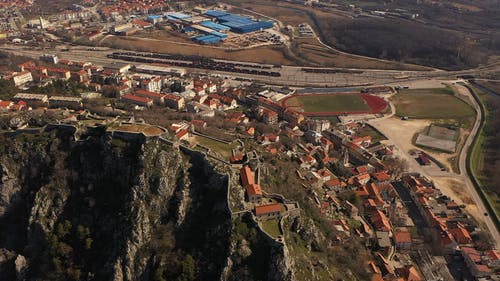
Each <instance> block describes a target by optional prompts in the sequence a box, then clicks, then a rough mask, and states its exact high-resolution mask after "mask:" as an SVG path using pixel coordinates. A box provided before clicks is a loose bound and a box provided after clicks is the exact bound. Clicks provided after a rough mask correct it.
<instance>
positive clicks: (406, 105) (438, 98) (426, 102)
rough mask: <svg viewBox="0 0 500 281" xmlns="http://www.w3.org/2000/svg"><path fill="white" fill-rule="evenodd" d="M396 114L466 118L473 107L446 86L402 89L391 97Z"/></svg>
mask: <svg viewBox="0 0 500 281" xmlns="http://www.w3.org/2000/svg"><path fill="white" fill-rule="evenodd" d="M392 101H393V102H394V105H395V106H396V115H398V116H408V117H411V118H421V119H468V118H473V117H474V116H475V112H474V109H473V108H472V107H471V106H470V105H469V104H467V103H465V102H464V101H462V100H460V99H459V98H457V97H455V96H454V95H453V91H452V90H451V89H448V88H443V89H411V90H402V91H400V92H399V93H398V94H397V95H396V96H394V97H393V98H392Z"/></svg>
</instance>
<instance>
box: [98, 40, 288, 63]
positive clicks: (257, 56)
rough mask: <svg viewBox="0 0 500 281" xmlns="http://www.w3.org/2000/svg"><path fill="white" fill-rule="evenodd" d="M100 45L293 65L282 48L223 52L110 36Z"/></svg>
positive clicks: (210, 48) (171, 43) (201, 46)
mask: <svg viewBox="0 0 500 281" xmlns="http://www.w3.org/2000/svg"><path fill="white" fill-rule="evenodd" d="M101 45H103V46H109V47H114V48H119V49H125V50H135V51H144V52H158V53H169V54H180V55H193V56H203V57H211V58H218V59H227V60H235V61H247V62H258V63H268V64H278V65H295V62H294V61H292V60H290V59H288V58H287V57H286V56H285V54H284V50H283V48H280V47H256V48H252V49H245V50H235V51H231V50H224V49H221V48H214V47H209V46H204V45H196V44H192V43H190V44H187V43H175V42H169V41H164V40H163V41H162V40H156V39H145V38H133V37H118V36H110V37H108V38H106V39H105V40H104V41H103V42H102V43H101Z"/></svg>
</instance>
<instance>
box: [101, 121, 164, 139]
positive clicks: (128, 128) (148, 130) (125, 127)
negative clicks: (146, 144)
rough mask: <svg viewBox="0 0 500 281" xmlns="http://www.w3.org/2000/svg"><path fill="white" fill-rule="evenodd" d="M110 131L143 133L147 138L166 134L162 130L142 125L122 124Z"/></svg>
mask: <svg viewBox="0 0 500 281" xmlns="http://www.w3.org/2000/svg"><path fill="white" fill-rule="evenodd" d="M110 129H112V130H117V131H124V132H142V133H144V134H145V135H147V136H156V135H160V134H162V133H164V132H163V130H161V129H160V128H157V127H155V126H150V125H142V124H122V125H120V126H116V127H113V126H112V127H110Z"/></svg>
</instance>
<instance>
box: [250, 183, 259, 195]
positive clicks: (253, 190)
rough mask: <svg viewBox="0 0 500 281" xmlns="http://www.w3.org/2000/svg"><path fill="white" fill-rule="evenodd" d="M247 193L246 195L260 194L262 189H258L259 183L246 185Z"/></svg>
mask: <svg viewBox="0 0 500 281" xmlns="http://www.w3.org/2000/svg"><path fill="white" fill-rule="evenodd" d="M247 194H248V196H253V195H262V190H261V189H260V185H258V184H255V183H253V184H249V185H247Z"/></svg>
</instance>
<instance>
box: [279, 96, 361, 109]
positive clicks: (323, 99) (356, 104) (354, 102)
mask: <svg viewBox="0 0 500 281" xmlns="http://www.w3.org/2000/svg"><path fill="white" fill-rule="evenodd" d="M286 105H287V106H300V107H302V108H303V109H304V112H307V113H316V112H350V111H367V110H370V107H369V106H368V105H367V104H366V103H365V101H364V100H363V98H361V97H360V96H359V95H351V94H348V95H346V94H333V95H303V96H295V97H292V98H290V99H288V100H287V101H286Z"/></svg>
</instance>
